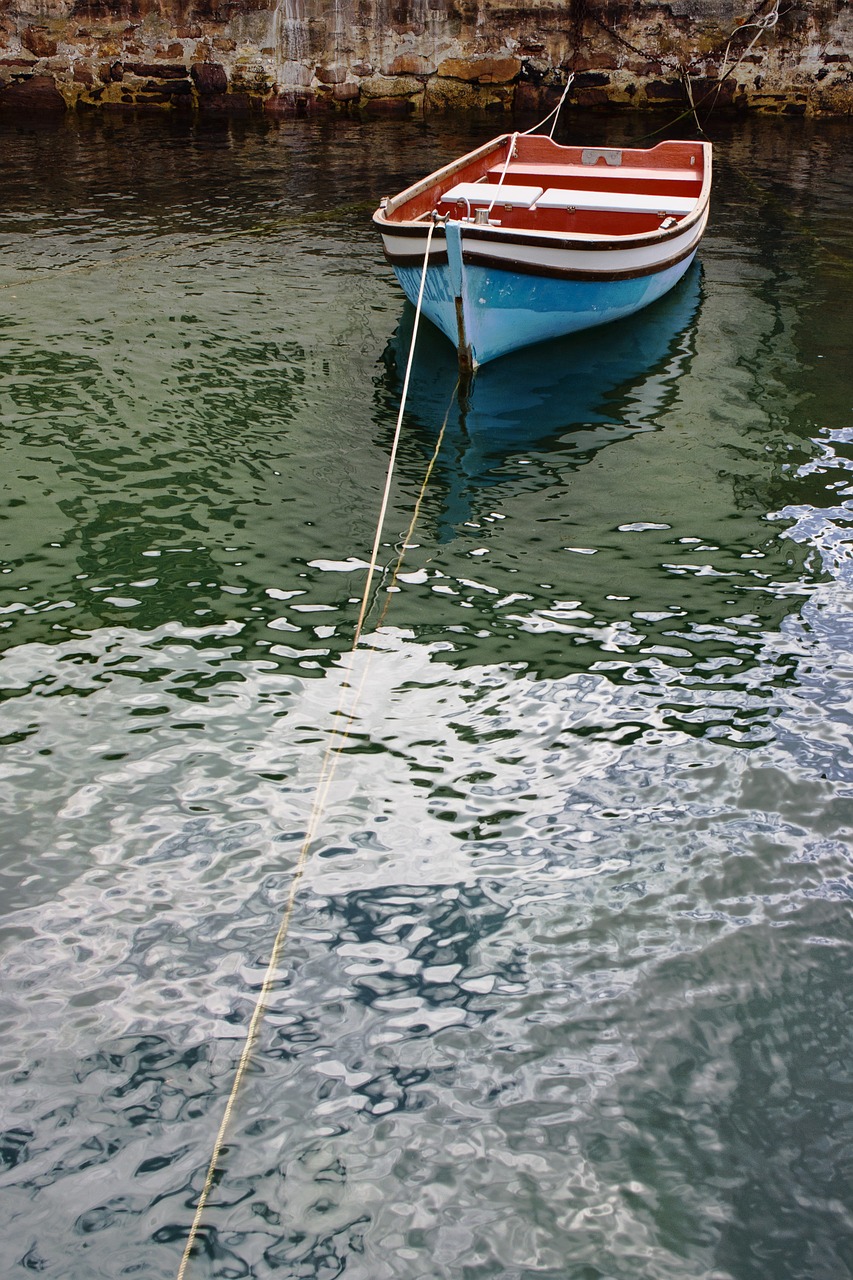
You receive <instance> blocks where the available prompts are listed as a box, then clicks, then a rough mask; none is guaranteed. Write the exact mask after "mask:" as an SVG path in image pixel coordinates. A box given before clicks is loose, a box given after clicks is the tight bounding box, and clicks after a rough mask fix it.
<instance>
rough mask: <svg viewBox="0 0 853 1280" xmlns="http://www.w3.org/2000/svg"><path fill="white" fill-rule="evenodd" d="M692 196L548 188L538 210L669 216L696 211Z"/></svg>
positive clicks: (538, 204)
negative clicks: (587, 210) (588, 210)
mask: <svg viewBox="0 0 853 1280" xmlns="http://www.w3.org/2000/svg"><path fill="white" fill-rule="evenodd" d="M695 206H696V199H695V197H693V196H669V195H656V194H652V195H637V194H635V193H634V192H633V191H566V190H565V189H564V188H563V187H549V188H548V190H547V191H543V193H542V195H541V196H539V198H538V200H537V201H536V204H535V208H537V209H595V210H601V211H604V212H610V213H654V214H660V216H661V217H662V218H663V217H667V216H668V215H670V214H685V213H690V211H691V210H692V209H693V208H695Z"/></svg>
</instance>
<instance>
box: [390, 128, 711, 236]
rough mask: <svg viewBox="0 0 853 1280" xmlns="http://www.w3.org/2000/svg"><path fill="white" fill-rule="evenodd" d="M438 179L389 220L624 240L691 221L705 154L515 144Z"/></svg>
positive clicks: (663, 147)
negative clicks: (451, 220) (458, 222)
mask: <svg viewBox="0 0 853 1280" xmlns="http://www.w3.org/2000/svg"><path fill="white" fill-rule="evenodd" d="M510 146H512V147H513V155H512V157H511V159H510V160H509V163H507V150H508V147H510ZM466 160H467V163H466ZM439 176H440V177H442V179H443V180H442V181H441V182H435V183H433V184H430V183H429V182H427V183H422V184H419V185H418V187H417V188H415V190H414V191H413V193H412V196H411V197H410V199H408V200H406V201H404V202H401V203H400V204H399V205H396V206H395V208H394V209H393V210H390V209H389V210H388V211H387V215H386V216H387V217H388V218H389V219H390V220H391V221H394V222H397V221H412V220H420V219H422V218H427V217H429V216H430V215H431V214H432V212H433V210H436V211H437V212H438V213H439V214H450V215H451V217H455V218H460V219H463V220H466V221H470V222H473V223H475V224H479V225H491V226H500V227H503V228H504V229H513V228H516V229H519V230H521V229H523V230H527V231H552V232H561V233H563V234H571V235H573V236H577V235H580V236H583V235H594V236H596V237H599V236H602V235H604V236H628V235H638V234H642V233H643V232H649V231H655V230H657V229H659V228H661V227H665V228H669V227H672V226H674V225H675V223H677V222H680V221H681V220H682V219H683V218H685V217H687V216H688V214H689V213H690V212H691V211H692V210H693V209H694V208H695V205H696V202H697V200H698V199H699V196H700V193H701V191H702V179H703V176H704V153H703V149H702V147H701V145H699V144H697V143H690V142H664V143H660V144H659V145H658V146H657V147H655V148H653V149H652V150H650V151H638V150H616V149H608V148H603V149H595V148H588V147H587V148H581V147H561V146H558V145H557V144H556V143H554V142H552V141H551V140H550V139H548V138H544V137H541V136H531V137H525V136H513V137H512V138H509V139H507V140H506V141H505V142H503V143H502V144H501V146H500V147H498V148H497V149H494V150H491V151H489V150H486V151H485V152H482V151H481V152H480V153H474V154H473V155H472V156H471V157H470V158H463V160H462V161H460V162H458V164H457V165H454V166H452V167H451V168H450V169H449V170H446V171H444V172H443V174H442V175H436V177H437V178H438V177H439Z"/></svg>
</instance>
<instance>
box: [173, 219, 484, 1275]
mask: <svg viewBox="0 0 853 1280" xmlns="http://www.w3.org/2000/svg"><path fill="white" fill-rule="evenodd" d="M434 229H435V223H434V222H430V225H429V230H428V233H427V242H426V249H425V251H424V262H423V269H422V271H421V281H420V289H419V291H418V301H417V306H416V308H415V323H414V326H413V329H412V338H411V343H410V346H409V358H408V362H407V364H406V374H405V378H404V380H403V389H402V394H401V398H400V408H399V412H398V414H397V424H396V427H395V431H394V440H393V443H392V447H391V453H390V456H389V459H388V468H387V473H386V478H385V489H384V492H383V495H382V503H381V505H380V510H379V516H378V519H377V523H376V535H375V537H374V541H373V551H372V554H371V559H370V565H369V566H368V572H367V579H366V582H365V586H364V594H363V596H362V600H361V608H360V610H359V615H358V621H357V623H356V628H355V632H354V635H353V640H352V644H351V646H350V649H349V651H348V654H347V655H346V656H347V657H352V656H353V655H354V654H355V651H356V649H357V648H358V645H359V642H360V640H361V636H362V630H363V626H364V620H365V616H366V614H367V610H368V603H369V600H370V596H371V584H372V580H373V575H374V573H375V571H376V564H377V560H378V556H379V546H380V540H381V537H382V528H383V525H384V522H385V515H386V512H387V508H388V499H389V495H390V492H391V482H392V478H393V474H394V465H395V461H396V456H397V446H398V444H399V441H400V435H401V431H402V424H403V414H404V411H405V407H406V399H407V397H408V392H409V381H410V377H411V371H412V363H413V359H414V352H415V342H416V339H417V336H418V325H419V322H420V316H421V309H422V304H423V295H424V288H425V285H426V276H427V268H428V265H429V254H430V247H431V244H432V236H433V231H434ZM458 386H459V382H458V381H457V383H456V386H455V387H454V389H453V395H452V397H451V399H450V402H449V403H448V406H447V412H446V413H445V416H444V422H443V423H442V426H441V430H440V432H439V434H438V439H437V441H436V445H435V448H434V450H433V454H432V458H431V459H430V462H429V465H428V467H427V470H426V473H425V475H424V478H423V481H422V483H421V488H420V492H419V494H418V497H417V501H416V503H415V508H414V512H413V514H412V518H411V521H410V523H409V528H408V531H407V533H406V535H405V538H404V540H403V543H402V546H401V548H400V552H399V555H398V558H397V562H396V564H395V566H394V571H393V575H392V582H391V585H392V586H393V585H394V582H395V580H396V578H397V575H398V573H399V570H400V566H401V564H402V561H403V556H404V555H405V552H406V548H407V546H408V544H409V542H410V541H411V538H412V534H413V532H414V528H415V523H416V521H417V518H418V514H419V512H420V508H421V502H422V501H423V497H424V494H425V492H426V488H427V484H428V483H429V480H430V477H431V476H432V472H433V469H434V467H435V463H436V460H437V458H438V454H439V451H440V449H441V445H442V442H443V439H444V433H445V429H446V427H447V421H448V418H449V416H450V410H451V407H452V404H453V399H454V398H455V396H456V391H457V389H458ZM389 603H390V589H389V596H388V600H387V601H386V604H385V608H384V609H383V610H382V614H381V617H380V620H379V623H378V625H379V626H381V624H382V621H383V620H384V618H385V614H386V613H387V610H388V604H389ZM374 652H375V650H374V649H370V650H369V651H368V655H367V660H366V662H365V664H364V667H363V670H362V675H361V680H360V682H359V685H358V687H357V689H356V690H355V693H354V695H353V696H352V699H351V701H350V706H349V711H348V712H346V713H345V711H344V703H345V701H346V695H345V693H344V690H349V689H350V685H349V684H348V683H346V682H344V684H343V685H342V694H341V699H340V701H339V703H338V707H337V710H336V711H335V718H336V720H337V718H338V717H341V716H343V715H344V714H346V720H345V723H344V725H343V727H340V725H338V724H336V725H335V728H334V730H333V732H332V735H331V737H330V740H329V743H328V746H327V747H326V751H325V754H324V756H323V761H322V764H321V767H320V776H319V780H318V782H317V788H316V791H315V794H314V802H313V804H312V807H311V813H310V816H309V818H308V823H307V826H306V829H305V837H304V839H303V841H302V845H301V847H300V850H299V856H298V858H297V860H296V866H295V867H294V870H293V875H292V877H291V881H290V889H289V891H288V895H287V901H286V903H285V906H284V911H283V912H282V916H281V920H280V922H279V926H278V931H277V932H276V935H275V938H274V939H273V943H272V947H271V949H270V955H269V960H268V963H267V967H266V971H265V973H264V977H263V980H262V982H261V986H260V989H259V991H258V996H257V999H256V1001H255V1006H254V1009H253V1011H252V1016H251V1018H250V1020H249V1025H248V1028H247V1030H246V1037H245V1040H244V1042H243V1048H242V1051H241V1053H240V1058H239V1061H238V1063H237V1069H236V1071H235V1073H234V1080H233V1082H232V1085H231V1090H230V1093H229V1094H228V1099H227V1101H226V1103H225V1110H224V1112H223V1114H222V1120H221V1122H220V1125H219V1129H218V1131H217V1134H216V1138H215V1139H214V1143H213V1151H212V1153H211V1157H210V1162H209V1164H208V1167H207V1173H206V1175H205V1179H204V1184H203V1186H202V1189H201V1193H200V1194H199V1198H198V1203H197V1205H196V1210H195V1214H194V1216H193V1220H192V1223H191V1225H190V1229H189V1234H188V1236H187V1241H186V1245H185V1247H184V1252H183V1255H182V1257H181V1262H180V1266H179V1267H178V1271H177V1276H176V1280H184V1277H185V1275H186V1273H187V1268H188V1266H189V1263H190V1258H191V1255H192V1251H193V1248H194V1246H195V1243H196V1240H197V1239H198V1234H199V1230H200V1228H201V1223H202V1218H203V1217H204V1211H205V1209H206V1207H207V1203H208V1200H209V1198H210V1192H211V1190H212V1189H213V1184H214V1181H215V1179H216V1174H217V1169H218V1166H219V1161H220V1157H221V1155H222V1151H223V1148H224V1145H225V1135H226V1133H227V1131H228V1128H229V1125H230V1122H231V1116H232V1114H233V1111H234V1105H235V1102H236V1099H237V1095H238V1093H239V1091H240V1086H241V1084H242V1083H243V1077H244V1076H245V1074H246V1071H247V1070H248V1067H249V1063H250V1062H251V1059H252V1052H253V1050H254V1047H255V1043H256V1041H257V1038H258V1032H259V1030H260V1026H261V1022H262V1021H263V1017H264V1014H265V1013H266V1010H267V1007H268V1002H269V996H270V992H271V990H272V988H273V984H274V981H275V975H276V971H277V969H278V964H279V960H280V958H281V952H282V948H283V946H284V942H285V939H286V937H287V934H288V930H289V928H290V921H291V917H292V916H293V908H294V905H295V903H296V896H297V892H298V890H299V885H300V882H301V880H302V877H303V875H304V873H305V868H306V866H307V865H308V861H309V856H310V852H311V846H312V844H313V843H314V839H315V837H316V834H317V829H318V826H319V821H320V817H321V815H322V813H323V811H324V809H325V805H326V799H327V797H328V794H329V788H330V787H331V785H332V781H333V779H334V776H335V770H336V768H337V764H338V760H339V758H340V755H341V752H342V750H343V747H344V744H345V743H346V741H347V738H348V737H349V731H350V728H351V726H352V723H353V720H354V718H355V714H356V709H357V707H358V704H359V702H360V700H361V694H362V691H363V689H364V684H365V680H366V677H367V671H368V668H369V663H370V658H371V656H372V654H373V653H374Z"/></svg>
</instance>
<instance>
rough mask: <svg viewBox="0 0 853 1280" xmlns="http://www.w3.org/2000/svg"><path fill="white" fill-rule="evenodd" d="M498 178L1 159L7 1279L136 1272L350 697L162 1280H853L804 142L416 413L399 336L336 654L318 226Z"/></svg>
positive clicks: (829, 146)
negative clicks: (254, 1026)
mask: <svg viewBox="0 0 853 1280" xmlns="http://www.w3.org/2000/svg"><path fill="white" fill-rule="evenodd" d="M648 127H649V122H648V120H645V121H639V122H638V121H630V122H629V121H624V120H622V121H613V122H608V121H607V120H604V119H602V118H599V117H596V118H592V119H589V120H586V121H579V122H572V123H570V125H569V126H567V136H568V137H572V138H576V139H583V140H585V141H595V142H601V143H605V142H607V143H610V144H611V145H614V144H619V143H622V142H625V141H629V140H631V139H632V138H634V137H636V136H637V134H638V133H640V132H642V131H643V130H645V129H647V128H648ZM493 129H494V125H489V124H488V123H478V124H472V123H471V122H467V123H465V122H463V123H460V122H455V123H454V122H447V121H435V122H431V123H429V124H428V125H426V126H424V125H422V124H417V123H406V124H399V123H393V124H387V123H384V124H372V125H360V124H353V123H347V122H341V123H338V124H327V123H316V122H298V123H283V124H269V125H262V124H257V125H255V124H233V123H231V124H228V123H222V124H219V123H215V124H206V125H199V126H194V125H192V124H190V123H178V124H170V123H168V122H166V123H163V122H160V121H150V122H144V121H143V122H131V121H121V120H100V121H90V120H86V119H83V120H79V121H72V122H69V123H67V124H65V123H63V124H60V125H57V126H55V127H48V128H42V129H34V128H32V127H31V126H28V125H16V124H15V123H14V122H9V121H7V122H6V123H4V124H3V125H2V126H0V146H2V155H3V184H2V189H0V338H2V353H3V359H2V365H1V366H0V432H2V446H3V455H2V456H3V471H2V484H3V490H4V498H3V502H2V506H0V557H2V564H0V569H2V576H0V588H2V603H0V629H2V656H0V684H2V692H3V717H2V725H0V733H2V766H0V767H2V779H3V786H2V799H1V800H0V806H1V807H2V823H0V888H1V889H2V899H0V907H2V917H0V944H1V945H2V956H3V959H2V973H3V980H2V989H0V1025H2V1047H0V1071H2V1089H0V1112H1V1113H2V1124H0V1128H2V1144H1V1145H0V1187H2V1196H0V1218H2V1222H3V1237H4V1250H3V1253H4V1262H3V1274H4V1275H8V1276H13V1275H18V1274H24V1273H26V1272H30V1271H33V1272H38V1273H40V1274H42V1275H44V1276H50V1277H62V1278H63V1280H90V1278H95V1277H106V1278H109V1280H113V1278H114V1277H119V1276H131V1275H144V1276H146V1277H155V1278H157V1280H160V1278H161V1277H162V1278H165V1277H170V1276H174V1275H176V1273H177V1271H178V1267H179V1264H180V1259H181V1254H182V1251H183V1248H184V1243H185V1241H186V1239H187V1233H188V1230H189V1226H190V1223H191V1221H192V1217H193V1212H194V1209H195V1205H196V1203H197V1201H198V1196H199V1193H200V1191H201V1188H202V1185H203V1183H204V1178H205V1172H206V1169H207V1165H208V1161H209V1159H210V1155H211V1151H212V1149H213V1143H214V1139H215V1135H216V1132H217V1129H218V1127H219V1124H220V1121H221V1119H222V1115H223V1110H224V1108H225V1103H226V1099H227V1097H228V1093H229V1090H230V1088H231V1082H232V1080H233V1078H234V1071H235V1067H236V1064H237V1061H238V1059H239V1056H240V1052H241V1048H242V1046H243V1043H244V1040H245V1035H246V1029H247V1025H248V1021H249V1018H250V1016H251V1011H252V1008H253V1006H254V1003H255V999H256V997H257V993H258V989H259V985H260V983H261V980H262V977H263V974H264V971H265V968H266V965H267V961H268V958H269V955H270V948H271V946H272V942H273V938H274V936H275V933H276V930H277V928H278V926H279V921H280V919H281V917H282V912H283V910H284V907H285V904H286V902H287V898H288V892H289V889H290V886H291V883H292V877H293V874H294V871H295V868H296V866H297V862H298V859H299V857H300V850H301V848H302V847H303V841H304V839H305V834H306V831H307V830H308V829H309V823H310V821H311V816H310V815H311V813H312V806H313V805H314V802H315V797H316V796H317V791H318V785H321V784H322V778H323V776H324V775H323V773H322V771H323V762H324V754H325V752H326V748H327V746H328V745H329V743H330V742H335V741H337V742H338V745H340V740H339V739H335V738H334V736H333V735H334V731H335V728H336V726H338V727H339V726H340V725H341V721H342V717H341V716H340V715H339V714H338V712H339V710H340V709H341V707H342V706H349V705H351V704H350V701H349V700H350V699H352V698H353V696H357V697H358V702H357V706H356V709H355V715H354V718H353V721H352V725H351V728H350V731H349V737H348V739H347V741H346V744H345V746H344V747H343V750H342V751H341V753H340V755H339V756H338V757H337V761H338V762H337V768H336V772H335V774H334V777H333V779H332V782H331V785H330V787H329V790H328V795H327V796H325V798H324V803H323V804H322V806H321V812H320V817H319V822H318V824H317V829H316V839H315V840H314V842H313V844H312V845H311V851H310V857H309V858H308V860H307V864H306V865H305V870H304V875H303V878H302V880H301V882H300V884H299V891H298V894H297V896H296V900H295V907H294V910H293V914H292V917H291V919H290V922H289V929H288V932H287V937H286V939H285V943H284V948H283V952H282V955H281V958H280V962H279V964H278V966H277V968H276V972H275V981H274V989H273V991H272V993H271V996H270V1002H269V1009H268V1012H267V1015H266V1018H265V1020H264V1022H263V1024H262V1027H261V1030H260V1034H259V1038H258V1042H257V1045H256V1048H255V1051H254V1054H253V1057H252V1061H251V1065H250V1069H249V1073H248V1075H247V1078H246V1079H245V1081H244V1084H243V1087H242V1089H241V1090H240V1092H239V1094H238V1096H237V1100H236V1105H235V1108H234V1112H233V1115H232V1118H231V1122H230V1127H229V1129H228V1132H227V1135H226V1151H225V1153H224V1156H223V1159H222V1161H221V1163H220V1169H219V1171H218V1173H217V1176H216V1179H215V1183H214V1186H213V1189H212V1192H211V1197H210V1202H209V1205H208V1208H207V1211H206V1213H205V1215H204V1219H203V1223H202V1228H201V1233H200V1237H199V1246H198V1250H197V1252H196V1253H195V1254H194V1256H193V1257H192V1259H191V1260H190V1265H189V1268H188V1272H187V1274H188V1275H190V1276H198V1277H205V1276H206V1277H213V1276H216V1277H241V1276H247V1277H249V1276H251V1277H257V1278H261V1277H267V1276H273V1275H281V1276H285V1277H293V1278H294V1280H295V1278H297V1277H298V1278H311V1280H314V1278H316V1280H331V1277H335V1276H345V1277H347V1280H445V1278H446V1280H486V1278H488V1280H493V1278H501V1280H533V1278H534V1277H536V1278H539V1277H543V1278H548V1280H596V1278H599V1280H700V1278H701V1280H843V1277H846V1276H853V1196H851V1185H853V1156H851V1152H853V1067H851V1061H853V1031H851V1025H852V1024H851V1019H850V1003H851V999H850V985H849V966H850V944H851V923H850V903H851V892H852V891H853V877H851V840H850V837H851V826H853V806H851V795H853V753H851V747H852V746H853V742H852V741H851V731H853V714H851V712H852V711H853V707H852V706H851V684H850V677H851V665H853V653H851V648H852V647H853V646H851V629H850V603H851V588H853V570H851V563H853V560H851V551H850V526H851V517H853V505H852V504H851V496H853V475H852V474H851V472H853V384H851V378H850V360H851V346H850V331H851V304H850V299H851V284H853V280H851V260H853V226H851V221H850V213H849V210H850V200H851V196H853V157H852V156H851V150H850V146H849V126H848V125H846V124H833V123H822V124H811V123H808V122H804V121H793V120H791V121H785V122H780V121H746V122H743V123H739V124H737V125H734V124H724V123H722V122H721V123H719V124H718V125H715V127H711V128H710V131H711V133H712V134H713V135H714V138H715V141H716V143H717V148H716V174H717V176H716V185H715V197H714V207H713V218H712V224H711V227H710V229H709V232H708V235H707V238H706V240H705V242H704V246H703V249H702V252H701V261H700V263H699V264H698V265H697V266H696V268H695V269H693V270H692V271H691V272H690V274H689V275H688V277H687V278H686V279H685V280H684V282H683V284H682V285H681V286H680V287H679V288H678V289H676V290H675V292H674V293H673V294H672V295H670V297H669V298H667V299H666V300H665V301H663V302H662V303H661V304H660V305H658V306H657V307H655V308H653V309H651V310H649V311H648V312H647V313H646V314H645V315H644V316H643V317H642V318H641V319H638V320H637V321H635V322H633V323H629V324H627V325H621V326H614V327H611V328H609V329H606V330H605V329H603V330H601V331H599V332H597V333H594V334H590V335H587V336H582V337H578V338H576V339H574V340H569V341H564V342H559V343H555V344H551V345H549V346H548V347H543V348H540V349H538V350H535V351H529V352H527V353H524V354H521V355H518V356H515V357H510V358H508V359H506V360H505V361H501V362H498V363H496V364H495V365H493V366H487V367H486V368H485V369H484V370H482V371H481V373H480V374H479V375H478V377H477V380H476V381H475V384H474V387H473V390H472V392H471V395H470V398H469V401H468V403H467V404H463V405H462V406H460V405H459V404H458V402H456V401H454V399H453V388H454V380H455V372H454V367H453V356H452V352H451V350H450V348H449V347H448V346H447V345H446V344H445V342H444V340H443V339H439V338H438V337H437V336H436V335H435V334H433V333H431V332H428V331H422V334H421V338H420V339H419V344H418V348H417V354H416V360H415V366H414V371H413V377H412V386H411V391H410V395H409V400H408V408H407V412H406V415H405V419H404V430H403V438H402V443H401V447H400V453H399V460H398V469H397V473H396V479H395V483H394V486H393V489H392V495H391V503H390V509H389V515H388V520H387V523H386V526H385V534H384V537H383V548H382V560H383V564H387V565H388V566H392V565H393V563H394V561H395V559H396V556H397V547H398V545H400V544H401V543H402V542H405V541H406V540H408V542H409V543H410V544H411V545H409V546H408V548H407V549H406V552H405V557H404V561H403V564H402V569H401V572H400V575H399V577H398V579H397V580H396V582H395V583H393V586H392V579H391V576H390V570H389V572H388V573H386V574H385V575H384V576H383V580H382V584H381V585H380V586H379V587H378V589H377V592H376V598H375V601H374V603H373V605H372V607H371V611H370V613H369V615H368V620H367V628H366V632H365V635H366V639H365V641H364V642H363V643H362V644H361V646H360V647H359V648H358V650H357V651H356V652H355V653H352V652H350V650H351V644H352V638H353V632H354V627H355V621H356V617H357V613H358V601H359V598H360V596H361V592H362V589H363V584H364V570H365V565H366V561H367V559H368V558H369V553H370V547H371V543H372V540H373V531H374V527H375V521H376V515H377V512H378V507H379V499H380V495H381V489H382V484H383V480H384V473H385V466H386V460H387V456H388V452H389V448H390V444H391V439H392V435H393V429H394V423H395V418H396V413H397V407H398V404H399V398H400V394H401V386H402V372H403V367H404V363H405V360H406V355H407V352H408V345H409V335H410V333H411V328H412V312H411V310H410V309H409V308H408V307H407V306H406V305H405V304H404V303H403V300H402V296H401V294H400V292H399V290H398V289H397V287H396V285H395V284H394V282H393V279H392V277H391V275H390V272H389V270H388V268H387V267H386V266H385V264H384V262H383V260H382V255H381V249H380V246H379V244H378V243H377V240H376V238H375V236H374V234H373V231H372V229H371V226H370V217H369V215H370V210H371V208H372V207H373V205H374V203H375V202H376V201H377V200H378V197H379V196H381V195H383V194H390V193H392V192H393V191H395V190H397V189H399V188H400V187H401V186H402V185H404V184H405V183H406V182H408V181H409V180H411V179H413V178H415V177H416V176H418V175H419V174H421V173H422V172H424V171H428V170H429V169H432V168H434V167H435V166H436V165H437V164H438V163H439V162H441V161H443V160H445V159H448V158H450V157H452V156H453V155H455V154H457V153H458V152H460V151H461V150H463V149H468V147H469V145H470V144H472V143H473V142H475V141H477V140H479V139H481V138H483V137H485V136H488V135H489V134H490V133H491V132H492V131H493ZM448 408H449V414H448V423H447V431H446V435H445V437H444V439H443V441H442V444H441V450H440V453H439V456H438V460H437V462H436V465H435V468H434V471H433V473H432V475H431V477H430V479H429V482H428V484H427V486H426V491H425V494H424V498H423V503H422V507H421V512H420V518H419V521H418V524H417V526H416V529H415V531H414V533H413V534H411V535H408V534H407V533H406V530H407V528H408V525H409V519H410V515H411V512H412V510H413V507H414V504H415V502H416V499H417V496H418V493H419V491H420V489H421V485H422V482H423V478H424V475H425V472H426V469H427V466H428V464H429V460H430V457H431V455H432V452H433V449H434V447H435V445H436V441H437V439H438V433H439V428H440V425H441V422H442V420H443V418H444V416H445V414H446V413H447V412H448ZM389 587H391V590H390V591H389ZM386 605H387V613H386V614H385V615H384V618H383V615H382V610H383V608H384V607H385V606H386ZM380 622H381V626H380V625H379V624H380Z"/></svg>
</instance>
